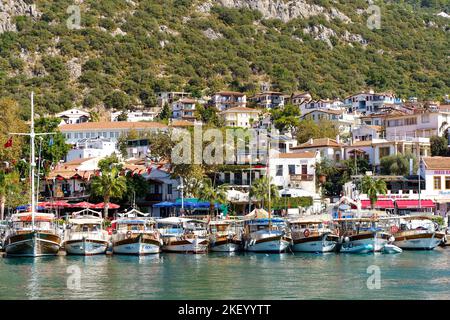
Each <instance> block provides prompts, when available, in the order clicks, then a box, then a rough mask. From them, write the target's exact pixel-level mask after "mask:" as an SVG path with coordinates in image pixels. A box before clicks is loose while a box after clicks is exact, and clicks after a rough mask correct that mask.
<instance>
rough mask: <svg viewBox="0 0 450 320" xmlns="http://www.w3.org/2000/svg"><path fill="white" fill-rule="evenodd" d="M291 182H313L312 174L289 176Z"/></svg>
mask: <svg viewBox="0 0 450 320" xmlns="http://www.w3.org/2000/svg"><path fill="white" fill-rule="evenodd" d="M290 177H291V181H292V182H301V181H314V175H313V174H291V176H290Z"/></svg>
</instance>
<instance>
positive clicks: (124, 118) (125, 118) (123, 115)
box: [117, 110, 128, 121]
mask: <svg viewBox="0 0 450 320" xmlns="http://www.w3.org/2000/svg"><path fill="white" fill-rule="evenodd" d="M117 121H128V113H127V112H126V111H125V110H123V111H122V112H121V113H120V114H119V116H118V117H117Z"/></svg>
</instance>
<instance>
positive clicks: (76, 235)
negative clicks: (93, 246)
mask: <svg viewBox="0 0 450 320" xmlns="http://www.w3.org/2000/svg"><path fill="white" fill-rule="evenodd" d="M83 238H85V239H88V238H89V239H93V240H103V241H107V240H108V238H109V236H108V233H107V232H106V231H104V230H98V231H76V232H66V233H65V235H64V239H65V240H81V239H83Z"/></svg>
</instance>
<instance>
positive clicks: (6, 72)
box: [0, 0, 450, 112]
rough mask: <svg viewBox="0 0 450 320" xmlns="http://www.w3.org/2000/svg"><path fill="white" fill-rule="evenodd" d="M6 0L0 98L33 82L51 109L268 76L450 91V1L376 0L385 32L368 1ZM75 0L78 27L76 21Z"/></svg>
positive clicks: (251, 87) (254, 87)
mask: <svg viewBox="0 0 450 320" xmlns="http://www.w3.org/2000/svg"><path fill="white" fill-rule="evenodd" d="M2 2H3V4H2V7H0V11H3V16H2V15H0V17H2V18H0V19H3V21H2V20H0V32H1V33H0V96H10V97H12V98H14V99H16V100H18V101H19V103H20V104H21V105H26V104H28V94H29V91H30V90H31V89H34V90H35V92H36V102H37V105H38V108H39V111H40V112H57V111H61V110H64V109H68V108H70V107H74V106H84V107H86V108H93V107H99V106H100V107H102V106H105V107H106V108H112V107H114V108H125V107H128V106H132V105H140V104H142V105H144V106H152V105H154V101H155V99H154V93H155V92H157V91H160V90H187V91H191V92H193V94H194V96H200V95H203V94H209V93H211V92H214V91H216V90H220V89H233V90H239V91H245V92H247V93H249V94H251V93H253V92H255V91H258V90H259V89H260V84H262V83H269V84H271V87H272V89H276V90H280V91H284V92H286V93H291V92H294V91H309V92H311V94H312V95H313V97H315V98H317V97H321V98H334V97H343V96H345V95H347V94H349V93H352V92H354V91H358V90H362V89H366V88H368V87H371V88H374V89H375V90H378V91H385V90H393V91H395V92H396V93H397V94H398V95H400V96H402V97H405V98H407V97H409V96H416V97H419V98H433V99H439V98H441V97H442V96H443V95H444V94H449V93H450V92H449V87H450V63H449V56H450V51H449V48H450V37H449V21H450V20H449V18H448V17H446V16H445V12H447V13H449V12H450V10H449V9H450V8H449V7H450V5H449V1H448V0H440V1H439V0H436V1H433V0H428V1H426V0H423V1H420V0H410V1H379V2H375V4H377V5H379V6H380V8H381V28H380V29H374V30H370V28H368V27H367V20H368V18H369V16H370V14H369V13H368V12H367V11H366V10H367V8H368V7H369V3H368V2H367V1H363V0H353V1H331V0H315V1H312V0H311V1H306V0H300V1H290V0H289V1H288V0H261V1H250V0H209V1H205V0H143V1H138V0H127V1H117V0H102V1H98V0H84V1H75V2H74V1H73V0H58V1H49V0H36V1H23V0H19V1H12V2H13V4H12V5H11V1H9V0H2ZM8 3H9V4H10V5H8ZM30 4H33V5H34V7H32V8H33V10H31V13H30V11H29V10H28V9H27V8H28V6H29V5H30ZM74 4H75V5H77V4H78V5H79V7H80V13H81V26H80V28H79V29H69V28H68V27H67V20H68V19H70V16H71V14H72V12H71V11H69V12H68V10H67V9H68V7H69V6H71V5H74ZM442 12H443V13H444V14H440V15H438V13H442ZM5 17H6V18H5ZM2 23H3V24H2Z"/></svg>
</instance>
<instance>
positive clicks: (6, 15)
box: [0, 0, 40, 33]
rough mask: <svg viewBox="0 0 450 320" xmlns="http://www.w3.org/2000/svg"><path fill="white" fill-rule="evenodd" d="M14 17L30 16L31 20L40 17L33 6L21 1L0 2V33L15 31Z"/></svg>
mask: <svg viewBox="0 0 450 320" xmlns="http://www.w3.org/2000/svg"><path fill="white" fill-rule="evenodd" d="M16 16H30V17H32V18H33V19H37V18H39V17H40V12H39V11H37V10H36V6H35V5H34V4H29V3H27V2H25V1H23V0H1V1H0V33H3V32H6V31H17V28H16V24H15V23H14V19H13V18H14V17H16Z"/></svg>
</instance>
